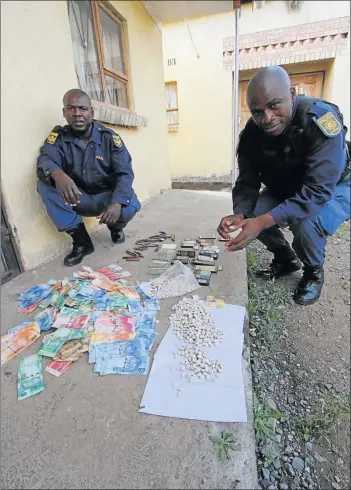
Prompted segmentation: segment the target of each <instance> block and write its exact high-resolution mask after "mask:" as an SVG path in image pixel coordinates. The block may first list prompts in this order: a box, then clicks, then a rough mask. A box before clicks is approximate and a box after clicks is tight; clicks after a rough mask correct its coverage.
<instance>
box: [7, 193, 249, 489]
mask: <svg viewBox="0 0 351 490" xmlns="http://www.w3.org/2000/svg"><path fill="white" fill-rule="evenodd" d="M230 212H231V199H230V194H229V193H221V192H218V193H214V192H206V191H205V192H193V191H177V190H174V191H169V192H166V193H164V194H162V195H161V196H159V197H157V198H153V199H151V200H150V201H149V202H148V204H147V205H146V206H144V208H143V209H142V211H141V212H140V213H139V215H138V216H137V217H136V218H135V219H134V220H133V222H132V223H130V225H129V227H128V228H127V235H128V239H127V243H126V244H124V245H119V246H113V247H111V246H110V237H109V234H108V231H107V230H106V228H105V227H104V229H102V230H101V231H100V232H99V233H98V234H97V235H95V236H94V237H93V240H94V243H95V246H96V252H95V253H94V254H93V255H91V256H89V257H87V258H86V260H85V261H84V264H85V265H89V266H91V267H93V268H100V267H102V266H105V265H108V264H110V263H114V262H117V261H118V260H119V259H121V257H122V255H123V254H124V251H125V250H126V248H127V247H128V246H129V245H132V244H133V243H134V242H135V240H137V239H138V238H142V237H147V236H150V235H151V234H154V233H156V232H158V231H159V230H163V231H166V232H168V233H172V232H174V233H176V241H177V243H179V241H180V240H181V239H182V238H185V237H196V236H198V235H199V234H205V233H208V232H214V231H215V229H216V227H217V225H218V222H219V220H220V218H221V217H222V216H224V215H226V214H230ZM222 248H223V247H222ZM145 255H146V256H145V258H144V259H143V260H142V261H141V262H139V263H126V262H124V261H121V264H123V265H124V267H125V268H126V269H127V270H129V271H130V272H131V273H132V276H133V277H134V278H137V279H147V274H146V271H147V268H148V265H149V263H150V257H151V255H152V252H151V251H147V252H145ZM219 263H220V264H222V265H223V271H222V272H221V273H219V274H218V275H217V276H216V275H214V277H213V278H212V280H211V283H210V288H202V289H199V291H200V292H199V293H198V294H199V295H200V296H201V297H204V296H206V295H207V294H213V295H215V296H217V297H220V298H223V299H224V300H226V302H228V303H234V304H239V305H244V306H246V303H247V280H246V262H245V253H244V252H239V253H236V254H231V255H229V254H224V253H222V254H221V256H220V258H219ZM61 264H62V257H61V258H59V259H56V260H54V261H53V262H51V263H49V264H44V266H43V268H40V269H39V270H36V271H30V272H27V273H25V274H23V275H22V276H19V277H17V278H16V279H14V280H13V281H11V282H10V283H8V284H6V285H4V286H3V287H2V322H1V333H2V335H3V334H5V333H6V332H7V330H8V329H9V328H11V327H13V326H15V325H18V324H19V323H21V322H22V321H25V320H26V318H27V317H24V316H23V315H20V314H18V313H17V312H16V303H15V299H16V294H17V293H19V292H20V291H23V290H25V289H27V288H29V287H30V286H32V285H34V284H39V283H41V282H44V281H46V280H48V279H50V278H52V277H53V278H57V279H61V278H63V277H65V276H66V275H67V272H68V270H67V268H64V267H63V266H62V265H61ZM75 269H79V266H78V267H76V268H75ZM177 301H178V300H176V299H174V300H163V301H162V302H161V312H160V314H159V316H158V319H159V320H160V322H159V324H158V325H157V330H158V332H159V333H160V334H161V335H159V336H158V343H159V342H160V341H161V339H162V336H163V333H165V331H166V329H167V328H168V317H169V314H170V308H171V307H172V306H173V304H175V303H176V302H177ZM37 343H38V341H37ZM37 343H36V344H34V345H33V346H31V347H30V348H29V349H28V350H27V351H26V352H25V354H26V355H29V354H32V353H35V352H37V350H38V345H37ZM156 347H157V346H156ZM47 363H48V362H47V360H46V359H44V361H43V364H44V367H45V366H46V364H47ZM18 365H19V359H18V358H15V359H13V360H11V361H9V362H8V363H6V364H5V365H4V366H3V367H2V369H1V378H2V389H1V409H2V416H1V445H2V448H1V449H2V450H1V477H2V481H1V488H4V489H5V488H11V489H13V488H16V489H18V488H31V489H34V488H52V489H54V488H62V489H66V488H67V489H68V488H77V489H78V488H79V489H83V488H84V489H100V488H101V489H103V488H105V489H122V488H124V489H142V488H145V489H146V488H152V489H153V488H155V489H161V488H163V489H176V488H178V489H195V488H204V489H224V488H225V489H234V488H238V489H239V488H240V489H254V488H257V480H256V460H255V442H254V434H253V420H252V419H253V417H252V392H251V379H250V373H249V366H248V364H247V363H246V361H244V362H243V370H244V380H245V386H246V399H247V409H248V417H249V423H248V424H218V423H210V422H198V421H190V420H181V419H171V418H166V417H156V416H152V415H146V414H140V413H138V411H137V410H138V407H139V404H140V401H141V397H142V394H143V391H144V388H145V384H146V381H147V377H146V376H145V377H144V376H140V377H139V376H134V377H133V376H104V377H100V376H99V375H97V374H94V373H93V372H92V368H91V366H90V365H88V364H87V360H86V357H84V358H83V359H80V360H79V361H78V362H76V363H75V364H73V365H72V366H71V368H70V369H69V370H68V371H67V372H66V373H65V374H64V375H63V376H62V377H60V378H54V377H53V376H51V375H50V374H48V373H45V374H44V378H45V391H44V392H43V393H41V394H39V395H37V396H35V397H32V398H29V399H27V400H24V401H22V402H17V369H18ZM222 430H226V431H229V432H232V433H233V435H234V437H235V439H236V440H237V442H238V446H239V448H240V449H239V450H238V451H237V452H235V453H233V457H232V459H231V460H230V461H228V462H222V461H219V459H218V457H217V454H216V451H215V448H214V446H213V443H212V442H210V440H209V436H210V435H217V434H218V433H219V432H220V431H222ZM238 481H239V482H238Z"/></svg>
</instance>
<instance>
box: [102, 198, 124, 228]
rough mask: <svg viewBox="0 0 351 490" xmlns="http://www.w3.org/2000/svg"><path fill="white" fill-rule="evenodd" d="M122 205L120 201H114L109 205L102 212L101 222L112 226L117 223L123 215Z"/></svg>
mask: <svg viewBox="0 0 351 490" xmlns="http://www.w3.org/2000/svg"><path fill="white" fill-rule="evenodd" d="M121 209H122V205H121V204H120V203H119V202H113V203H111V204H109V205H108V206H107V208H106V209H105V211H104V212H103V213H102V216H101V218H100V221H99V224H100V225H102V224H105V225H108V226H112V225H114V224H115V223H116V221H117V220H118V218H119V217H120V215H121Z"/></svg>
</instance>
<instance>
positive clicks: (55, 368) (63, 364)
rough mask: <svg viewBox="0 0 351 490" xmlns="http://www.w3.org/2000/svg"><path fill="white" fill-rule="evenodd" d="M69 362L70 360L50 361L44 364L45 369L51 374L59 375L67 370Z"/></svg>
mask: <svg viewBox="0 0 351 490" xmlns="http://www.w3.org/2000/svg"><path fill="white" fill-rule="evenodd" d="M71 364H72V362H71V361H51V362H50V364H48V365H47V366H46V368H45V371H46V372H48V373H50V374H52V375H53V376H56V377H59V376H62V374H64V373H65V372H66V371H67V369H68V368H69V367H70V365H71Z"/></svg>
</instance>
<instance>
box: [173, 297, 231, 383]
mask: <svg viewBox="0 0 351 490" xmlns="http://www.w3.org/2000/svg"><path fill="white" fill-rule="evenodd" d="M170 321H171V328H172V330H173V332H174V334H175V335H176V336H177V337H178V338H180V339H182V340H184V341H185V342H187V344H184V345H183V346H182V347H181V348H180V349H179V350H178V352H177V353H176V354H178V355H179V356H182V357H183V358H184V361H183V362H182V363H181V365H180V371H184V372H183V374H182V377H183V378H188V379H189V381H191V380H192V379H196V378H197V379H203V380H208V381H210V380H214V379H215V377H217V376H219V375H220V374H221V373H222V366H221V364H220V362H219V361H218V360H215V359H211V358H209V357H207V356H206V354H205V353H204V352H203V351H202V350H201V349H200V347H215V346H216V345H217V344H218V343H219V342H221V340H222V337H223V332H221V331H220V330H218V329H217V328H216V327H215V324H214V321H213V319H212V316H211V313H210V312H209V311H208V310H207V309H206V308H205V306H204V304H203V302H202V301H201V300H200V299H197V298H183V299H182V300H181V301H179V302H178V303H177V304H176V305H175V306H174V307H173V313H172V315H171V316H170ZM189 344H190V345H189Z"/></svg>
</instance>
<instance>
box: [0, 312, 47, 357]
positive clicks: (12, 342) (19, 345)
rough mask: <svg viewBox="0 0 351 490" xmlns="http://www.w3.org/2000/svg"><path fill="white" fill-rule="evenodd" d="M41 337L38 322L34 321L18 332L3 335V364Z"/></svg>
mask: <svg viewBox="0 0 351 490" xmlns="http://www.w3.org/2000/svg"><path fill="white" fill-rule="evenodd" d="M39 337H40V328H39V325H38V323H37V322H32V323H30V324H29V325H27V326H26V327H24V328H21V329H20V330H18V331H17V332H12V333H8V334H6V335H3V336H2V337H1V365H3V364H5V362H7V361H9V360H10V359H12V358H13V357H15V356H17V354H19V353H20V352H22V351H23V350H24V349H26V348H27V347H29V346H30V345H31V344H33V342H35V341H36V340H37V339H38V338H39Z"/></svg>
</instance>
